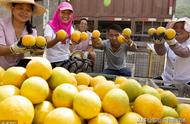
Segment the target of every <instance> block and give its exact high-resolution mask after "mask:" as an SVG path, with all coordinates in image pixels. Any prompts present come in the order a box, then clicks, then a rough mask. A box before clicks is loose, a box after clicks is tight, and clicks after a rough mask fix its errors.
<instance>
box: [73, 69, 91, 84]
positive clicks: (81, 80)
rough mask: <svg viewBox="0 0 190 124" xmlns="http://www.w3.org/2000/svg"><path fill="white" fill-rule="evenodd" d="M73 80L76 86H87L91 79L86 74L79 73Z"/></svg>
mask: <svg viewBox="0 0 190 124" xmlns="http://www.w3.org/2000/svg"><path fill="white" fill-rule="evenodd" d="M75 78H76V80H77V84H78V85H82V84H83V85H89V84H90V80H91V78H92V77H91V76H90V75H88V74H87V73H84V72H79V73H78V74H76V76H75Z"/></svg>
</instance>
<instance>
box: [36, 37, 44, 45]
mask: <svg viewBox="0 0 190 124" xmlns="http://www.w3.org/2000/svg"><path fill="white" fill-rule="evenodd" d="M36 46H37V47H45V46H46V39H45V37H43V36H37V37H36Z"/></svg>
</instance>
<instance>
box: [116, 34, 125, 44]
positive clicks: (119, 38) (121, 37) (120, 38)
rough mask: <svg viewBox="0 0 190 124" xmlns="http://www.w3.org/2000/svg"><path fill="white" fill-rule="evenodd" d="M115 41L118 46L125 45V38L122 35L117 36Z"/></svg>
mask: <svg viewBox="0 0 190 124" xmlns="http://www.w3.org/2000/svg"><path fill="white" fill-rule="evenodd" d="M117 41H118V42H119V43H120V44H122V43H125V37H124V36H123V35H119V36H118V37H117Z"/></svg>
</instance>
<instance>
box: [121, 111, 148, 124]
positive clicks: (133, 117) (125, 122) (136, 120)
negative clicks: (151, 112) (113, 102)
mask: <svg viewBox="0 0 190 124" xmlns="http://www.w3.org/2000/svg"><path fill="white" fill-rule="evenodd" d="M119 124H146V119H145V118H143V117H142V116H141V115H139V114H137V113H135V112H128V113H126V114H124V115H123V116H121V117H120V118H119Z"/></svg>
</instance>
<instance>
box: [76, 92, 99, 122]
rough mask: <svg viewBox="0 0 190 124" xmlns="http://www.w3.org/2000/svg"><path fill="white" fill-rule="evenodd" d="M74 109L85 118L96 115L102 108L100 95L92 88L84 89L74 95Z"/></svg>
mask: <svg viewBox="0 0 190 124" xmlns="http://www.w3.org/2000/svg"><path fill="white" fill-rule="evenodd" d="M73 109H74V110H75V111H76V112H77V113H78V114H79V115H80V116H81V117H82V118H84V119H91V118H93V117H96V116H97V115H98V114H99V112H100V110H101V100H100V98H99V96H98V95H97V94H96V93H95V92H93V91H91V90H82V91H80V92H79V93H78V94H76V96H75V97H74V101H73Z"/></svg>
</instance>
